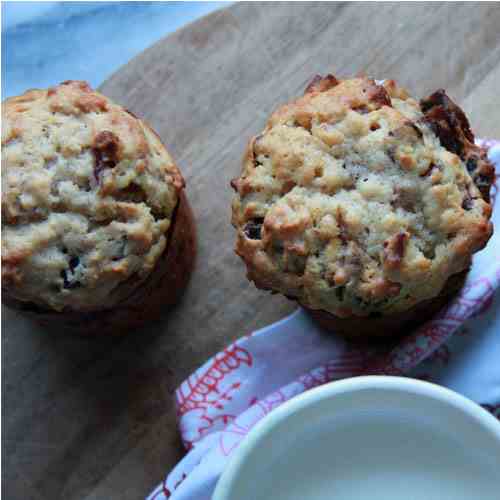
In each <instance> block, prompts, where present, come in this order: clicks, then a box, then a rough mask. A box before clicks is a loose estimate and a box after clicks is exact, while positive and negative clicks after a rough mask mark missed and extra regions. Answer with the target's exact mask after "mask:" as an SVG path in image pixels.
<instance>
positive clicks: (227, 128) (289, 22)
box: [2, 3, 500, 500]
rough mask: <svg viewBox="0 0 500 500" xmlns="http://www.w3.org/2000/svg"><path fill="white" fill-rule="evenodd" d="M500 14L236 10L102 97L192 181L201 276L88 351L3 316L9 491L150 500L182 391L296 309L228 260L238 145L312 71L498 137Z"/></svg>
mask: <svg viewBox="0 0 500 500" xmlns="http://www.w3.org/2000/svg"><path fill="white" fill-rule="evenodd" d="M499 26H500V6H499V4H498V3H488V4H473V3H467V4H452V3H446V4H432V3H426V4H425V5H424V4H416V3H412V4H387V3H386V4H377V3H370V4H355V3H349V4H337V3H329V4H322V3H315V4H302V3H293V4H291V3H290V4H287V3H280V4H272V3H266V4H257V3H252V4H249V3H240V4H235V5H232V6H230V7H229V8H227V9H225V10H222V11H218V12H215V13H214V14H212V15H210V16H208V17H206V18H203V19H201V20H200V21H198V22H196V23H194V24H191V25H189V26H187V27H186V28H184V29H183V30H181V31H178V32H176V33H175V34H173V35H171V36H169V37H167V38H165V39H163V40H161V41H160V42H158V43H157V44H156V45H154V46H153V47H151V48H150V49H148V50H146V51H145V52H144V53H142V54H141V55H140V56H139V57H137V58H135V59H133V60H132V61H131V62H130V63H129V64H127V65H126V66H125V67H123V68H121V69H120V70H119V71H118V72H117V73H116V74H114V75H113V76H112V77H111V78H110V79H109V80H108V81H107V82H105V83H104V84H103V85H102V87H101V90H102V91H103V92H104V93H105V94H106V95H108V96H110V97H112V98H114V99H115V100H116V101H118V102H119V103H121V104H123V105H125V106H126V107H127V108H129V109H131V110H132V111H133V112H134V113H136V114H137V115H139V116H142V117H144V118H146V119H147V120H148V121H149V122H150V123H151V124H152V125H153V127H154V128H155V129H156V130H157V131H158V132H159V134H160V135H161V137H162V138H163V140H164V142H165V144H166V145H167V146H168V148H169V149H170V151H171V152H172V154H173V155H174V157H175V158H176V160H177V162H178V164H179V166H180V167H181V169H182V171H183V173H184V175H185V177H186V180H187V193H188V197H189V199H190V201H191V204H192V206H193V209H194V212H195V217H196V219H197V223H198V230H199V243H200V244H199V255H198V261H197V266H196V270H195V273H194V276H193V279H192V280H191V283H190V286H189V288H188V291H187V293H186V295H185V297H184V299H183V301H182V303H181V304H180V305H179V306H178V307H177V308H176V309H175V310H174V311H172V313H171V314H170V315H169V317H168V319H166V320H165V321H163V322H158V323H156V324H152V325H151V326H150V327H149V328H148V329H146V330H144V331H141V332H135V333H134V334H131V335H129V336H124V337H122V338H114V339H94V340H87V339H81V338H75V337H70V336H68V335H65V333H64V332H62V331H52V332H46V331H41V330H39V329H38V328H37V327H35V326H33V325H32V324H31V323H29V322H28V321H27V320H25V319H23V318H22V317H21V316H19V315H18V314H17V313H14V312H11V311H8V310H4V311H3V318H2V330H3V335H2V346H3V349H2V363H3V379H2V390H3V394H2V403H3V405H2V447H3V470H2V493H3V495H4V498H6V499H9V500H17V499H22V500H32V499H50V500H58V499H64V500H73V499H87V500H90V499H120V500H128V499H137V498H143V497H144V496H145V495H147V494H148V492H149V491H150V490H151V489H152V488H153V487H154V486H155V485H156V484H157V483H158V482H159V481H160V480H161V479H162V477H163V476H164V474H165V473H167V472H168V471H169V470H170V469H171V468H172V467H173V466H174V464H175V463H176V462H177V461H178V460H179V459H180V458H181V456H182V449H181V445H180V441H179V438H178V434H177V429H176V423H175V410H174V406H173V399H172V395H173V391H174V389H175V387H176V386H177V385H178V384H179V383H180V382H181V381H182V380H183V379H184V378H185V377H186V376H187V375H188V374H189V373H190V372H192V371H193V370H194V369H195V368H196V367H198V366H199V365H200V364H201V363H202V362H203V361H205V360H206V359H207V357H209V356H210V355H212V354H214V353H215V352H216V351H217V350H219V349H220V348H222V347H223V346H224V345H225V344H227V343H228V342H230V341H231V340H234V339H236V338H237V337H239V336H240V335H242V334H245V333H248V332H250V331H251V330H254V329H256V328H258V327H262V326H264V325H266V324H268V323H270V322H273V321H275V320H277V319H279V318H282V317H283V316H285V315H286V314H288V313H289V312H291V311H292V310H293V309H294V305H293V304H292V303H290V302H288V301H287V300H286V299H284V298H281V297H279V296H270V295H268V294H266V293H264V292H260V291H258V290H256V289H255V288H254V287H253V286H252V285H249V284H248V282H247V281H246V279H245V274H244V269H243V266H242V264H241V263H240V261H239V259H238V258H237V257H236V256H235V255H234V253H233V250H232V247H233V238H234V232H233V229H232V227H231V225H230V208H229V207H230V199H231V190H230V189H229V181H230V179H231V178H232V177H234V176H235V175H236V174H237V173H238V172H239V169H240V158H241V155H242V152H243V148H244V145H245V143H246V141H247V139H248V138H249V137H250V136H251V135H252V134H255V133H256V132H258V131H260V129H261V128H262V127H263V125H264V122H265V119H266V116H267V115H268V113H269V112H270V111H271V110H272V109H273V108H275V107H276V106H277V105H278V104H279V103H282V102H284V101H286V100H287V99H289V98H291V97H293V96H297V95H299V94H301V93H302V91H303V89H304V87H305V85H306V83H307V82H308V81H309V79H310V78H311V76H313V75H314V74H316V73H326V72H332V73H334V74H336V75H338V76H348V75H353V74H356V73H359V72H366V73H367V74H369V75H371V76H374V77H377V78H384V77H391V78H395V79H397V80H398V81H400V82H401V83H402V84H404V85H405V86H407V87H408V88H409V89H410V90H411V91H412V92H414V93H415V94H416V95H417V96H422V95H424V94H427V93H429V92H430V91H433V90H435V89H437V88H439V87H444V88H446V89H447V90H448V91H449V94H450V95H451V96H453V97H454V98H456V100H457V101H458V102H459V103H461V104H462V105H463V106H464V108H465V110H466V112H467V113H468V114H469V116H470V118H471V121H472V125H473V129H474V130H475V131H476V133H477V134H478V135H481V136H488V137H500V120H499V116H498V109H499V97H498V88H499V84H498V82H499V81H500V31H499Z"/></svg>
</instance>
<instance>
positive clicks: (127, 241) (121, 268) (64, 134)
mask: <svg viewBox="0 0 500 500" xmlns="http://www.w3.org/2000/svg"><path fill="white" fill-rule="evenodd" d="M2 120H3V127H2V232H3V238H2V288H3V292H4V296H6V298H7V299H8V301H14V302H17V303H18V305H19V304H21V305H23V304H34V305H36V306H37V307H39V308H40V310H42V311H57V312H80V313H85V312H91V311H100V310H108V309H112V308H113V307H116V306H119V305H120V304H122V303H123V301H126V300H127V298H128V297H130V296H131V294H133V293H134V291H135V290H137V289H138V287H140V286H141V285H143V284H144V283H145V282H146V280H147V279H148V278H149V277H150V276H151V275H152V274H154V273H155V272H157V268H156V267H155V266H156V265H157V263H158V262H159V260H160V259H161V257H162V255H163V254H164V252H165V251H166V248H167V241H168V239H169V232H170V229H171V226H172V224H173V218H174V213H175V211H176V207H178V204H179V199H180V195H181V192H182V188H183V187H184V180H183V178H182V176H181V174H180V172H179V170H178V168H177V167H176V165H175V164H174V162H173V160H172V158H171V157H170V155H169V154H168V152H167V151H166V149H165V147H164V146H163V145H162V143H161V141H160V139H159V137H158V136H157V135H156V134H155V133H154V132H153V130H152V129H151V128H150V127H149V126H148V125H146V124H145V123H144V122H142V121H141V120H139V119H138V118H137V117H135V116H134V115H132V114H131V113H130V112H128V111H126V110H125V109H124V108H122V107H120V106H118V105H116V104H114V103H113V102H112V101H111V100H110V99H108V98H106V97H105V96H103V95H101V94H99V93H98V92H95V91H93V90H92V89H91V88H90V87H89V86H88V84H87V83H85V82H81V81H67V82H64V83H62V84H60V85H57V86H55V87H51V88H49V89H47V90H31V91H28V92H26V93H25V94H23V95H21V96H19V97H14V98H11V99H7V100H6V101H5V102H4V103H3V104H2ZM186 203H187V202H186ZM169 244H170V243H169ZM171 264H172V263H171Z"/></svg>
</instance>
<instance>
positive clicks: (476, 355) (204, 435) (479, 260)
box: [148, 141, 500, 500]
mask: <svg viewBox="0 0 500 500" xmlns="http://www.w3.org/2000/svg"><path fill="white" fill-rule="evenodd" d="M479 142H480V143H482V144H483V145H486V146H487V147H489V152H488V154H489V157H490V159H491V160H492V161H493V162H494V164H495V167H496V172H497V176H498V175H500V142H499V141H479ZM497 180H498V179H497ZM497 188H498V184H497V185H496V186H495V187H493V189H492V195H493V199H494V196H495V194H496V190H497ZM493 203H494V206H495V209H494V211H493V223H494V225H495V227H496V228H500V206H499V205H500V201H499V200H498V199H497V200H495V201H494V202H493ZM499 255H500V230H497V231H496V232H495V234H494V235H493V236H492V238H491V240H490V241H489V243H488V245H487V246H486V248H485V249H484V250H482V251H481V252H480V253H478V254H476V255H475V256H474V260H473V265H472V269H471V271H470V273H469V275H468V278H467V282H466V285H465V287H464V289H463V290H462V292H461V293H460V295H459V296H458V297H457V298H456V299H455V300H454V301H453V302H451V303H450V304H449V305H448V306H447V307H446V309H445V310H443V311H442V312H441V313H440V314H439V315H438V316H436V317H435V318H434V319H433V320H431V321H429V322H427V323H426V324H424V325H423V326H422V327H420V328H418V329H417V330H416V331H415V332H413V333H412V334H411V335H409V336H408V337H405V338H404V339H403V340H401V341H399V342H398V343H397V344H396V345H395V346H393V347H392V348H385V349H381V348H378V350H375V349H370V350H368V349H362V348H355V347H352V346H350V345H349V344H347V343H346V342H344V341H343V340H342V339H341V338H338V337H335V336H333V335H331V334H325V333H323V332H322V331H321V329H320V328H319V327H318V326H316V324H315V323H314V322H313V321H312V320H311V319H310V318H309V316H308V315H307V314H306V313H305V312H304V311H303V310H302V309H300V308H299V309H298V310H297V311H296V312H294V313H293V314H292V315H291V316H289V317H288V318H285V319H283V320H281V321H279V322H277V323H274V324H273V325H270V326H268V327H266V328H263V329H261V330H259V331H257V332H254V333H252V334H250V335H248V336H246V337H243V338H241V339H240V340H238V341H237V342H235V343H234V344H232V345H230V346H229V347H227V348H226V349H224V351H222V352H220V353H219V354H217V355H216V356H214V357H213V358H211V359H210V360H209V361H207V362H206V363H205V364H204V365H203V366H202V367H201V368H199V369H198V370H197V371H196V372H195V373H193V375H191V376H190V377H189V378H188V379H187V380H186V381H185V382H184V383H183V384H182V385H181V386H180V387H179V389H178V390H177V392H176V403H177V415H178V420H179V430H180V433H181V436H182V439H183V442H184V445H185V446H186V448H187V450H188V453H187V455H186V456H185V457H184V458H183V459H182V460H181V461H180V463H179V464H178V465H177V466H176V467H175V468H174V469H173V470H172V472H171V473H170V474H169V475H168V476H167V477H166V478H165V480H164V481H163V482H162V483H161V484H160V485H159V486H158V487H157V488H156V489H155V490H154V491H153V492H152V493H151V495H150V496H149V497H148V500H164V499H167V498H169V499H171V500H209V499H210V498H211V496H212V493H213V490H214V487H215V484H216V482H217V480H218V478H219V476H220V474H221V472H222V471H223V469H224V467H225V465H226V462H227V461H228V459H229V457H230V456H231V454H232V452H233V451H234V450H235V449H236V448H237V446H238V444H239V443H240V441H241V440H242V439H243V438H244V437H245V435H246V434H247V433H248V432H249V431H250V429H251V428H252V427H253V426H254V425H255V424H256V423H257V422H258V421H259V420H260V419H261V418H262V417H264V416H265V415H266V414H267V413H269V412H270V411H272V410H273V409H274V408H276V407H277V406H279V405H280V404H282V403H284V402H285V401H287V400H288V399H290V398H292V397H294V396H296V395H297V394H300V393H302V392H304V391H307V390H309V389H311V388H312V387H315V386H318V385H321V384H324V383H326V382H329V381H331V380H336V379H341V378H346V377H352V376H356V375H362V374H363V375H366V374H373V373H377V374H391V375H407V376H410V377H415V378H421V379H425V380H430V381H433V382H436V383H438V384H441V385H444V386H447V387H449V388H451V389H453V390H455V391H457V392H460V393H462V394H464V395H465V396H467V397H469V398H471V399H473V400H474V401H476V402H478V403H480V404H482V405H483V406H485V407H486V408H487V409H488V410H490V411H492V412H493V413H494V414H495V415H497V416H498V417H499V418H500V363H499V360H500V315H499V314H498V312H499V311H500V296H499V295H500V294H495V293H494V292H495V290H496V289H497V288H498V286H499V285H500V256H499ZM452 335H453V339H451V338H450V337H451V336H452Z"/></svg>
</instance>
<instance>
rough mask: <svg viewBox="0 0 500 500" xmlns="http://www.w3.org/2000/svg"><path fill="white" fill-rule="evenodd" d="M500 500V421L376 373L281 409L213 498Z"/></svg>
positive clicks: (416, 384)
mask: <svg viewBox="0 0 500 500" xmlns="http://www.w3.org/2000/svg"><path fill="white" fill-rule="evenodd" d="M365 498H366V499H368V498H369V499H370V500H379V499H380V500H392V499H398V500H438V499H439V500H451V499H453V500H466V499H467V500H472V499H481V500H500V422H499V421H498V420H496V419H495V418H494V417H493V416H492V415H490V414H489V413H488V412H487V411H485V410H483V409H482V408H481V407H480V406H478V405H476V404H475V403H473V402H472V401H470V400H468V399H466V398H464V397H463V396H460V395H459V394H456V393H454V392H452V391H450V390H448V389H444V388H442V387H440V386H437V385H434V384H430V383H427V382H422V381H419V380H414V379H408V378H403V377H385V376H368V377H357V378H351V379H346V380H342V381H338V382H333V383H330V384H326V385H324V386H321V387H318V388H316V389H313V390H311V391H308V392H306V393H304V394H302V395H300V396H298V397H296V398H294V399H292V400H291V401H289V402H288V403H286V404H284V405H282V406H280V407H279V408H277V409H276V410H274V411H273V412H272V413H270V414H269V415H267V416H266V417H265V418H264V419H263V420H262V421H261V422H259V423H258V424H257V425H256V426H255V427H254V429H252V431H251V432H250V433H249V434H248V436H247V437H246V438H245V439H244V440H243V442H242V443H241V445H240V447H239V449H238V450H237V451H236V452H235V454H234V456H233V457H232V459H231V461H230V463H229V464H228V466H227V468H226V470H225V471H224V473H223V474H222V476H221V478H220V480H219V483H218V484H217V487H216V490H215V493H214V496H213V500H257V499H258V500H271V499H272V500H280V499H286V500H295V499H297V500H298V499H301V500H319V499H321V500H326V499H328V500H330V499H331V500H347V499H356V500H361V499H365Z"/></svg>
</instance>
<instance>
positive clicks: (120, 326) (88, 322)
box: [2, 191, 196, 335]
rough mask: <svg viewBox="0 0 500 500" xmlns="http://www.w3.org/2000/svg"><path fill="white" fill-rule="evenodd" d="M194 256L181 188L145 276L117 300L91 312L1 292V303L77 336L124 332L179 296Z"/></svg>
mask: <svg viewBox="0 0 500 500" xmlns="http://www.w3.org/2000/svg"><path fill="white" fill-rule="evenodd" d="M195 259H196V228H195V223H194V217H193V212H192V210H191V206H190V205H189V202H188V200H187V198H186V195H185V194H184V192H183V191H182V192H181V194H180V195H179V203H178V205H177V208H176V210H175V213H174V217H173V222H172V226H171V228H170V229H169V235H168V242H167V247H166V249H165V251H164V252H163V254H162V255H161V257H160V258H159V260H158V262H157V263H156V266H155V268H154V269H153V271H152V272H151V274H150V275H149V277H148V278H147V279H146V280H145V281H143V282H141V283H140V284H139V285H138V286H137V288H135V289H134V290H133V292H132V293H131V294H130V295H129V296H128V297H127V298H126V299H125V300H123V301H122V302H121V303H119V304H117V305H115V306H113V308H110V309H102V310H98V311H92V312H80V311H67V310H66V311H62V312H59V311H51V310H46V309H43V308H41V307H40V306H38V305H37V304H34V303H30V302H23V301H20V300H18V299H15V298H12V297H9V296H8V295H7V294H6V293H5V292H4V293H3V294H2V302H3V303H4V304H5V305H6V306H7V307H10V308H12V309H16V310H18V311H20V312H22V313H23V314H24V315H25V316H28V317H29V318H31V319H32V320H34V321H36V322H37V323H40V324H41V325H43V326H45V327H50V328H51V329H57V330H64V331H68V332H72V333H75V334H80V335H110V334H124V333H127V332H129V331H130V330H133V329H136V328H139V327H140V326H143V325H144V324H145V323H147V322H149V321H151V320H154V319H158V318H159V317H160V316H161V314H162V312H163V311H165V309H168V308H170V307H171V306H173V305H174V304H175V303H176V302H177V301H178V300H179V299H180V297H181V296H182V294H183V292H184V290H185V288H186V286H187V284H188V282H189V278H190V276H191V272H192V270H193V267H194V263H195Z"/></svg>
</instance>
